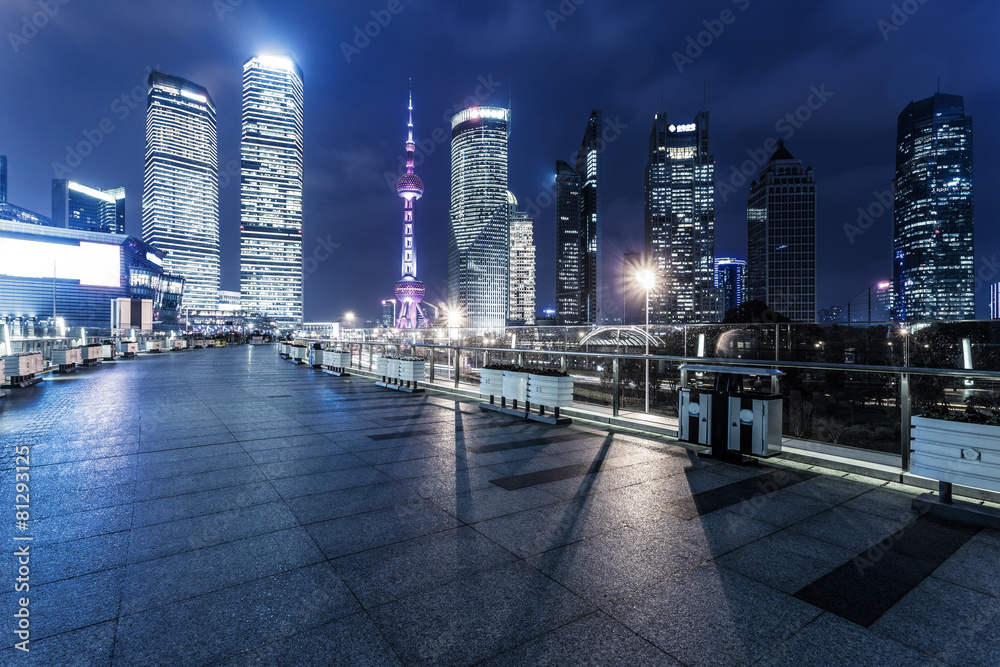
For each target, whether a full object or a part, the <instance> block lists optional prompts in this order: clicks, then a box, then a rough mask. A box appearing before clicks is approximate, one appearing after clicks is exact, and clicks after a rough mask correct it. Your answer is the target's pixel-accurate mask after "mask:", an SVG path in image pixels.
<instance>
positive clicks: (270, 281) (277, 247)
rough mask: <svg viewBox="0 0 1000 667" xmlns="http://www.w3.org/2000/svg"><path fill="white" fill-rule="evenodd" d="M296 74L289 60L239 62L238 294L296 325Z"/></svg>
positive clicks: (250, 307)
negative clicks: (241, 82)
mask: <svg viewBox="0 0 1000 667" xmlns="http://www.w3.org/2000/svg"><path fill="white" fill-rule="evenodd" d="M302 104H303V99H302V70H300V69H299V66H298V65H297V64H296V63H295V61H293V60H292V59H291V58H289V57H287V56H271V55H263V56H256V57H254V58H251V59H250V60H248V61H246V62H245V63H244V64H243V131H242V138H241V140H240V158H241V165H242V167H241V170H240V293H241V294H242V303H243V308H244V310H246V311H247V312H250V313H254V314H260V315H264V316H267V317H272V318H274V320H275V322H276V323H277V324H278V325H279V326H282V325H285V326H294V325H298V324H301V323H302V177H303V156H302V153H303V140H304V135H303V128H302V116H303V111H302Z"/></svg>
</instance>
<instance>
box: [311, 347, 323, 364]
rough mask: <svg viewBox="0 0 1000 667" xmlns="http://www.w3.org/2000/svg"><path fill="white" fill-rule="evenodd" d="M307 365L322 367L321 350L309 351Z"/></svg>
mask: <svg viewBox="0 0 1000 667" xmlns="http://www.w3.org/2000/svg"><path fill="white" fill-rule="evenodd" d="M309 365H310V366H322V365H323V350H309Z"/></svg>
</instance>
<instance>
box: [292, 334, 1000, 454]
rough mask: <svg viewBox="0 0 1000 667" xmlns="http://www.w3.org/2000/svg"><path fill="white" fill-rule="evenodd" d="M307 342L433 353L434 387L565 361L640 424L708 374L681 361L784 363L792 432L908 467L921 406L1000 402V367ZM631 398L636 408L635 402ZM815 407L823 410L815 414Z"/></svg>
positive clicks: (581, 402) (621, 414)
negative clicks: (498, 366) (497, 370)
mask: <svg viewBox="0 0 1000 667" xmlns="http://www.w3.org/2000/svg"><path fill="white" fill-rule="evenodd" d="M309 342H310V343H315V342H321V343H323V344H324V345H326V346H338V347H340V348H341V349H343V350H345V351H350V352H351V359H352V365H354V366H355V367H356V368H358V369H362V368H363V367H365V366H367V369H368V370H369V371H372V369H373V368H374V360H375V358H376V357H377V356H380V355H383V354H407V355H415V356H425V357H426V358H427V361H428V364H427V375H428V377H427V379H428V382H429V383H430V384H431V385H432V386H438V387H442V388H452V389H462V388H463V385H464V388H465V390H466V391H467V392H468V393H470V394H475V393H477V391H476V390H477V389H478V377H477V375H478V373H479V371H480V370H481V369H482V367H483V366H486V365H489V364H490V363H511V364H516V365H519V366H529V367H531V366H535V367H539V368H553V369H555V368H558V369H560V370H563V371H566V372H568V373H569V374H571V375H572V376H573V377H574V379H575V380H576V382H575V383H574V385H575V386H574V405H575V406H577V407H579V408H581V409H585V410H586V409H590V410H593V411H595V412H596V413H599V414H604V415H606V416H609V417H612V418H616V419H619V420H624V421H625V422H629V423H634V424H636V425H638V426H640V427H641V426H643V425H646V426H648V425H649V424H650V423H651V420H659V422H660V423H662V424H665V425H673V420H674V419H675V418H676V408H677V405H676V388H678V387H680V386H687V385H688V384H689V383H692V382H693V383H703V382H705V379H704V378H703V377H701V375H702V374H700V373H699V374H697V376H696V377H693V378H692V377H689V376H688V373H687V372H686V371H684V370H682V369H681V368H680V367H681V366H682V365H683V364H692V363H693V364H712V365H716V366H725V367H733V368H748V367H756V368H769V369H777V370H781V371H783V372H784V376H783V378H782V379H781V381H780V385H779V384H778V379H777V378H773V377H768V378H766V379H761V380H760V382H762V383H764V382H766V383H767V384H766V385H763V384H762V386H761V387H760V389H764V390H769V391H771V392H778V391H781V392H782V393H784V395H785V403H786V409H785V411H784V413H785V416H786V419H785V421H786V423H785V425H784V429H783V432H784V437H785V438H786V439H792V440H799V441H805V442H818V443H825V444H827V445H834V446H836V448H837V449H838V452H841V453H842V452H847V454H848V455H850V452H851V450H868V451H869V452H882V453H885V454H888V455H890V456H894V457H898V461H899V464H900V467H901V468H902V469H903V470H908V469H909V454H910V418H911V416H912V415H913V414H914V410H917V411H918V413H919V412H920V411H923V410H925V409H926V408H927V407H928V406H930V405H937V406H939V407H942V408H945V409H951V410H960V409H965V407H966V405H967V403H968V401H969V400H970V399H973V400H975V401H978V402H979V403H981V404H984V405H990V402H991V401H992V403H993V404H995V405H996V409H998V410H1000V371H989V370H966V369H948V368H916V367H911V366H879V365H860V364H838V363H818V362H807V361H768V360H761V359H730V358H722V359H718V358H710V357H690V356H667V355H655V354H651V355H644V354H627V353H620V352H587V351H564V350H539V349H528V348H514V349H511V348H503V347H492V346H465V345H446V344H430V343H420V342H402V343H400V342H385V341H357V340H342V339H336V340H334V339H325V340H316V339H312V340H310V341H309ZM646 364H649V366H650V368H655V370H654V376H655V377H656V379H657V381H656V382H649V383H646V382H643V381H642V379H641V378H642V375H643V374H642V373H639V372H636V371H637V369H640V368H643V367H644V366H645V365H646ZM664 383H665V384H666V386H667V388H666V389H665V388H664ZM629 394H631V396H629ZM807 395H808V397H807ZM646 399H652V405H653V407H652V408H651V409H650V410H649V411H648V413H647V411H646V410H643V409H642V408H641V407H640V406H642V405H643V404H644V403H645V402H646ZM630 406H631V407H632V408H634V409H631V410H630V409H629V407H630ZM817 410H819V412H821V414H819V415H817V414H816V413H817ZM897 432H898V433H897ZM848 433H849V434H850V435H851V437H850V438H847V435H846V434H848ZM838 440H840V441H838Z"/></svg>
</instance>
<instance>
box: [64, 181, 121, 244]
mask: <svg viewBox="0 0 1000 667" xmlns="http://www.w3.org/2000/svg"><path fill="white" fill-rule="evenodd" d="M52 222H53V223H55V225H56V226H57V227H68V228H69V229H77V230H79V231H82V232H107V233H110V234H124V233H125V188H114V189H112V190H99V189H97V188H89V187H87V186H86V185H81V184H80V183H76V182H75V181H67V180H53V181H52Z"/></svg>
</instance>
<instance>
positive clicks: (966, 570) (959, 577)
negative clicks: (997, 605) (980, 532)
mask: <svg viewBox="0 0 1000 667" xmlns="http://www.w3.org/2000/svg"><path fill="white" fill-rule="evenodd" d="M998 563H1000V545H996V544H992V543H990V542H985V541H981V540H975V539H973V540H970V541H969V542H966V544H965V546H963V547H962V548H961V549H959V550H958V551H957V552H955V554H954V555H952V556H951V557H950V558H948V559H947V560H946V561H945V562H944V564H942V565H941V566H940V567H938V568H937V569H936V570H934V576H935V577H936V578H938V579H943V580H944V581H948V582H951V583H953V584H956V585H958V586H964V587H966V588H971V589H972V590H975V591H979V592H980V593H985V594H987V595H991V596H993V597H1000V578H998V577H995V576H988V575H986V573H987V572H990V571H992V570H993V569H994V568H995V567H996V566H997V564H998Z"/></svg>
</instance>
